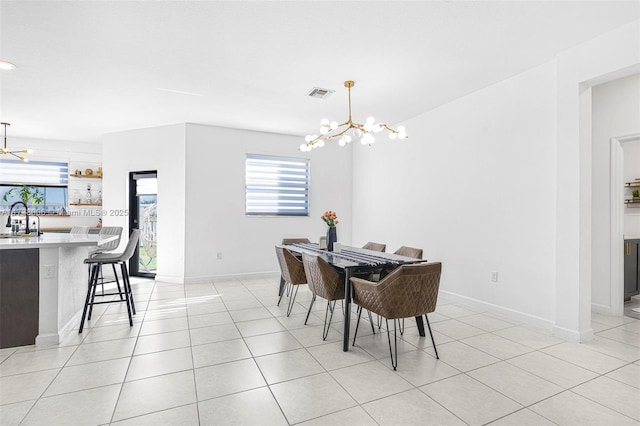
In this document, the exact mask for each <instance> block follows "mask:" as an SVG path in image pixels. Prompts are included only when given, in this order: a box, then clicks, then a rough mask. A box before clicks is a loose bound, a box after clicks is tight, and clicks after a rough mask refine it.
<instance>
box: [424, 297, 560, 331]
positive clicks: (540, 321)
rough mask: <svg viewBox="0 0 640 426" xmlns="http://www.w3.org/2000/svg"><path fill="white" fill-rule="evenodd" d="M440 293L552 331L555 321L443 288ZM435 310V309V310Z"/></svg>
mask: <svg viewBox="0 0 640 426" xmlns="http://www.w3.org/2000/svg"><path fill="white" fill-rule="evenodd" d="M440 292H441V293H444V294H446V295H447V296H449V297H451V298H452V299H454V300H455V301H458V302H462V303H464V304H466V305H468V306H469V307H470V308H471V309H473V308H474V307H475V308H479V309H480V310H484V311H488V312H490V313H493V314H496V315H499V316H501V317H503V318H505V319H511V320H514V321H518V322H522V323H525V324H528V325H533V326H535V327H538V328H543V329H546V330H549V331H552V330H553V328H554V326H555V323H554V322H553V321H551V320H548V319H545V318H541V317H538V316H535V315H531V314H527V313H524V312H520V311H516V310H514V309H509V308H505V307H503V306H499V305H494V304H492V303H488V302H485V301H482V300H478V299H474V298H472V297H467V296H462V295H460V294H457V293H452V292H449V291H445V290H442V289H441V290H440ZM436 312H437V310H436Z"/></svg>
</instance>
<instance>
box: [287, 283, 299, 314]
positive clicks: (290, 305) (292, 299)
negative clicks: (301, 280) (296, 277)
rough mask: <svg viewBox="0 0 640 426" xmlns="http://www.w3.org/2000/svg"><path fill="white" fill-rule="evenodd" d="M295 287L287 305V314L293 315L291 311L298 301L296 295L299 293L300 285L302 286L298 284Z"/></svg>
mask: <svg viewBox="0 0 640 426" xmlns="http://www.w3.org/2000/svg"><path fill="white" fill-rule="evenodd" d="M292 285H293V284H292ZM295 287H296V289H295V291H294V290H293V288H292V289H291V294H290V295H289V305H288V306H287V316H289V315H291V311H292V310H293V305H294V304H295V302H296V296H297V295H298V287H300V286H299V285H297V286H295Z"/></svg>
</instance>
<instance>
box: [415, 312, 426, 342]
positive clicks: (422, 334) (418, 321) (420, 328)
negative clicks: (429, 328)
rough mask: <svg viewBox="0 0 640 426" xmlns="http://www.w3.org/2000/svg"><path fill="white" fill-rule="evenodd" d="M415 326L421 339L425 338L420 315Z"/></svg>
mask: <svg viewBox="0 0 640 426" xmlns="http://www.w3.org/2000/svg"><path fill="white" fill-rule="evenodd" d="M416 324H417V325H418V333H420V335H421V336H422V337H424V336H426V334H424V323H423V322H422V315H420V316H419V317H416Z"/></svg>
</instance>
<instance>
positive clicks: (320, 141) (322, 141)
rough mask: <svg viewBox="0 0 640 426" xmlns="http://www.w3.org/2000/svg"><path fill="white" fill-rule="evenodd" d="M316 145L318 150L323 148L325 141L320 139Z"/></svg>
mask: <svg viewBox="0 0 640 426" xmlns="http://www.w3.org/2000/svg"><path fill="white" fill-rule="evenodd" d="M316 145H317V146H318V148H322V147H323V146H324V140H323V139H320V140H319V141H318V143H317V144H316Z"/></svg>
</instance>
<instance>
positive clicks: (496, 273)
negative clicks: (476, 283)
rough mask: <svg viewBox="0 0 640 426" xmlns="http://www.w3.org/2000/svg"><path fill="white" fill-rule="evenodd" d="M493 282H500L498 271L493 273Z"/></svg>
mask: <svg viewBox="0 0 640 426" xmlns="http://www.w3.org/2000/svg"><path fill="white" fill-rule="evenodd" d="M491 282H494V283H497V282H498V271H491Z"/></svg>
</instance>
